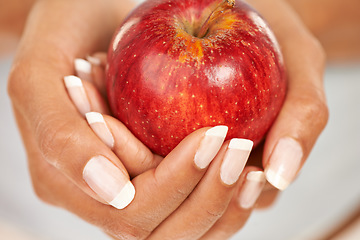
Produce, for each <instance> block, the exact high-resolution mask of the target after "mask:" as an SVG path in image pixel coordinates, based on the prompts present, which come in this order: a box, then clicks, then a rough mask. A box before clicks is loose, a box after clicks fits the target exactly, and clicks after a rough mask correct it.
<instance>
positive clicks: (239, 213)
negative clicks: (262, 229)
mask: <svg viewBox="0 0 360 240" xmlns="http://www.w3.org/2000/svg"><path fill="white" fill-rule="evenodd" d="M265 182H266V180H265V175H264V173H263V171H262V170H261V169H259V168H257V167H252V166H251V167H246V168H245V169H244V171H243V172H242V174H241V176H240V179H239V182H238V184H237V188H238V189H237V192H236V193H235V194H234V196H233V198H232V200H231V202H230V204H229V206H228V208H227V209H226V212H225V213H224V214H223V215H222V217H221V218H220V219H219V220H218V221H217V222H216V223H215V224H214V225H213V226H212V228H211V229H210V230H209V231H207V232H206V234H204V235H203V236H202V238H201V239H228V238H229V237H231V236H232V235H234V234H235V233H236V232H238V231H239V230H240V229H241V228H242V227H243V226H244V225H245V223H246V222H247V220H248V218H249V216H250V214H251V212H252V210H253V209H254V207H255V206H256V202H257V199H258V197H259V195H260V194H261V192H262V189H263V187H264V185H265Z"/></svg>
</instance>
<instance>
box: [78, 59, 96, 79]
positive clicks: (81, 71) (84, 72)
mask: <svg viewBox="0 0 360 240" xmlns="http://www.w3.org/2000/svg"><path fill="white" fill-rule="evenodd" d="M74 67H75V72H76V75H77V76H78V77H80V78H81V79H83V80H86V81H91V80H92V77H91V71H92V66H91V63H90V62H88V61H86V60H85V59H81V58H76V59H75V60H74Z"/></svg>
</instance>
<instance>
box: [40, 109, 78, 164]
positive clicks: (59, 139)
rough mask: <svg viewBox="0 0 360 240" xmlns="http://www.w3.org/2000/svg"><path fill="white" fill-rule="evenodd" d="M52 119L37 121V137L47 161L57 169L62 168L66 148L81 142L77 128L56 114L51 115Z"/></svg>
mask: <svg viewBox="0 0 360 240" xmlns="http://www.w3.org/2000/svg"><path fill="white" fill-rule="evenodd" d="M49 115H51V117H47V118H46V120H45V119H40V120H38V121H37V126H36V128H35V135H36V138H37V139H38V144H39V149H40V151H41V152H42V154H43V156H44V157H45V159H46V160H47V161H48V162H49V163H50V164H52V165H53V166H55V167H57V168H61V167H62V166H61V163H60V161H59V160H60V159H61V158H62V156H63V154H64V152H66V147H67V146H69V145H70V144H72V143H76V142H79V141H80V136H78V134H76V133H77V130H76V129H78V128H77V127H76V126H74V123H73V122H72V121H69V120H61V119H58V118H57V117H56V114H55V113H54V115H55V116H53V114H51V113H49Z"/></svg>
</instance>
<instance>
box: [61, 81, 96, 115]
mask: <svg viewBox="0 0 360 240" xmlns="http://www.w3.org/2000/svg"><path fill="white" fill-rule="evenodd" d="M64 82H65V86H66V88H67V91H68V93H69V96H70V98H71V100H72V101H73V103H74V104H75V106H76V107H77V109H78V110H79V112H80V113H81V114H83V115H85V113H87V112H90V103H89V100H88V98H87V96H86V93H85V90H84V86H83V84H82V81H81V79H80V78H78V77H76V76H66V77H64Z"/></svg>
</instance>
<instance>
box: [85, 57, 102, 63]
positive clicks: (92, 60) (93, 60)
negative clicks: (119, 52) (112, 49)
mask: <svg viewBox="0 0 360 240" xmlns="http://www.w3.org/2000/svg"><path fill="white" fill-rule="evenodd" d="M86 60H88V61H89V62H90V63H91V64H93V65H100V64H101V61H100V59H99V58H97V57H94V56H90V55H88V56H87V57H86Z"/></svg>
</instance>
